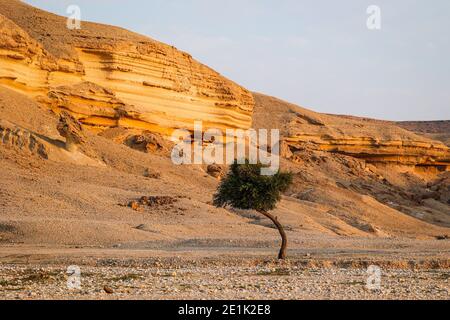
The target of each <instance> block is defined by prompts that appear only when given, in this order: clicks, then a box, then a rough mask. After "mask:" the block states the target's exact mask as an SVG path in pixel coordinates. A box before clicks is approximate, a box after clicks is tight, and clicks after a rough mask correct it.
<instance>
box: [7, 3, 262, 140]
mask: <svg viewBox="0 0 450 320" xmlns="http://www.w3.org/2000/svg"><path fill="white" fill-rule="evenodd" d="M0 83H1V84H2V85H4V86H7V87H9V88H12V89H14V90H18V91H20V92H22V93H26V94H28V95H30V96H33V97H34V98H35V99H37V100H39V101H40V102H42V103H45V104H46V105H48V106H50V107H52V108H54V109H55V110H58V109H59V110H61V109H65V110H68V111H70V112H71V113H72V114H73V115H75V116H76V118H77V119H78V120H79V121H80V122H82V123H83V124H86V125H90V126H92V127H94V128H96V129H100V130H102V129H104V128H109V127H116V126H121V127H128V128H139V129H145V130H150V131H154V132H159V133H163V134H170V132H171V130H172V129H173V128H187V129H193V122H194V120H202V121H203V123H204V127H205V128H209V127H210V128H229V127H234V128H244V129H246V128H249V127H250V126H251V114H252V109H253V98H252V95H251V94H250V93H249V92H248V91H247V90H246V89H244V88H242V87H240V86H238V85H236V84H235V83H233V82H231V81H230V80H228V79H225V78H224V77H222V76H221V75H220V74H218V73H217V72H215V71H213V70H211V69H210V68H208V67H206V66H204V65H202V64H200V63H198V62H197V61H195V60H194V59H193V58H192V57H191V56H190V55H189V54H187V53H184V52H181V51H179V50H177V49H176V48H174V47H172V46H169V45H165V44H162V43H160V42H157V41H154V40H152V39H149V38H147V37H144V36H140V35H137V34H134V33H132V32H128V31H126V30H123V29H120V28H115V27H110V26H105V25H100V24H94V23H87V22H83V23H82V28H81V30H69V29H67V27H66V19H65V18H63V17H59V16H56V15H53V14H49V13H46V12H44V11H41V10H38V9H35V8H33V7H31V6H28V5H26V4H24V3H21V2H19V1H10V0H2V1H0Z"/></svg>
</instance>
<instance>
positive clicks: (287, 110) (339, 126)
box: [253, 94, 450, 172]
mask: <svg viewBox="0 0 450 320" xmlns="http://www.w3.org/2000/svg"><path fill="white" fill-rule="evenodd" d="M255 104H256V105H255V112H254V116H253V125H254V127H256V128H279V129H281V133H282V136H283V138H284V140H285V141H286V143H287V144H288V145H289V147H290V149H291V151H292V152H295V151H296V150H299V149H303V148H304V146H305V144H307V145H308V146H309V147H312V148H314V149H316V150H321V151H327V152H332V153H339V154H344V155H350V156H353V157H356V158H360V159H363V160H366V161H367V162H368V163H372V164H375V165H377V166H386V165H396V166H398V165H399V166H405V167H411V168H413V169H416V170H417V171H421V170H425V171H430V170H431V171H435V172H442V171H446V170H448V169H449V166H450V152H449V148H448V147H447V146H446V145H444V144H443V143H442V142H440V141H435V140H431V139H429V138H427V137H424V136H421V135H417V134H414V133H413V132H410V131H407V130H405V129H402V128H400V127H398V126H397V125H396V124H394V123H390V122H387V121H378V120H373V119H365V118H358V117H351V116H337V115H328V114H320V113H316V112H313V111H310V110H307V109H304V108H301V107H299V106H296V105H293V104H290V103H287V102H285V101H282V100H280V99H277V98H273V97H269V96H265V95H262V94H255Z"/></svg>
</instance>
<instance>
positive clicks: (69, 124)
mask: <svg viewBox="0 0 450 320" xmlns="http://www.w3.org/2000/svg"><path fill="white" fill-rule="evenodd" d="M57 129H58V132H59V134H60V135H61V136H62V137H64V138H66V149H67V151H71V152H73V151H76V150H77V149H78V146H79V145H81V144H83V143H85V142H86V137H85V136H84V133H83V127H82V126H81V124H80V123H79V122H78V121H77V120H76V119H75V118H74V117H73V116H72V115H71V114H70V113H68V112H66V111H63V112H61V114H60V118H59V123H58V126H57Z"/></svg>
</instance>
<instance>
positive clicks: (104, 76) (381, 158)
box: [0, 0, 450, 248]
mask: <svg viewBox="0 0 450 320" xmlns="http://www.w3.org/2000/svg"><path fill="white" fill-rule="evenodd" d="M65 23H66V21H65V18H63V17H59V16H56V15H53V14H50V13H46V12H44V11H42V10H38V9H35V8H33V7H30V6H28V5H26V4H24V3H22V2H20V1H14V0H7V1H6V0H0V167H1V168H2V169H4V170H0V180H1V181H2V183H1V184H0V212H1V215H0V242H2V241H3V242H8V243H10V242H20V243H32V244H37V243H45V244H57V245H61V244H64V245H79V244H81V245H94V246H99V245H100V246H103V245H105V246H112V245H117V243H118V242H119V243H120V244H127V245H129V246H144V247H148V246H150V247H151V246H156V247H157V246H159V245H160V244H161V243H165V244H170V245H179V246H183V245H184V246H192V245H194V246H197V245H208V246H210V245H216V246H219V247H224V246H229V245H230V243H233V245H238V246H242V245H250V246H253V247H267V246H271V245H274V244H276V243H277V240H278V238H277V234H276V232H272V231H273V229H271V228H272V226H271V224H270V222H269V221H266V220H265V219H263V218H261V217H259V216H258V215H257V214H256V213H254V212H247V211H245V212H241V211H236V210H226V209H217V208H215V207H213V206H212V204H211V200H212V198H213V194H214V192H215V190H216V188H217V186H218V182H219V181H218V177H220V176H221V175H223V174H224V173H225V170H226V168H224V167H220V166H216V168H214V170H213V172H212V171H211V170H208V168H207V166H175V165H173V163H172V161H171V159H170V157H168V152H169V151H170V150H171V146H170V144H168V142H167V140H165V139H164V137H165V136H167V135H169V134H170V133H171V132H172V131H173V130H174V129H178V128H187V129H189V130H192V129H193V124H194V120H202V121H203V124H204V126H203V127H204V129H207V128H222V129H224V128H243V129H245V128H250V127H254V128H264V129H272V128H279V129H280V130H281V133H282V139H283V148H282V150H283V157H284V159H282V161H281V166H282V169H284V170H290V171H291V172H292V173H293V175H294V185H293V186H292V188H291V189H290V190H289V191H288V192H287V193H286V194H285V196H284V198H283V200H282V201H281V203H280V206H279V208H278V209H277V210H275V214H276V215H277V216H279V217H280V220H281V221H282V223H283V224H284V225H285V226H286V229H287V230H288V233H289V236H290V238H291V239H292V241H291V243H292V246H298V247H299V248H301V247H302V246H303V243H304V242H305V241H309V240H311V239H315V240H317V239H322V240H323V239H324V237H325V239H326V246H333V243H334V240H335V239H336V238H339V237H354V238H361V237H362V238H395V237H402V238H414V239H423V238H427V239H433V241H438V240H439V241H440V239H445V238H446V237H448V236H449V234H450V232H449V230H450V229H449V227H450V187H449V183H450V180H449V175H448V174H449V173H448V172H446V171H448V168H449V164H450V157H449V148H448V147H447V146H445V145H444V144H443V143H442V142H439V141H435V140H432V139H429V138H427V137H424V136H422V135H417V134H415V133H413V132H411V131H408V130H405V129H402V128H400V127H399V126H397V125H396V124H394V123H391V122H386V121H377V120H372V119H362V118H356V117H350V116H336V115H326V114H319V113H316V112H313V111H311V110H308V109H304V108H301V107H299V106H296V105H293V104H290V103H287V102H284V101H282V100H279V99H276V98H273V97H268V96H265V95H261V94H252V93H250V92H249V91H248V90H246V89H245V88H242V87H240V86H239V85H237V84H235V83H233V82H232V81H230V80H228V79H226V78H224V77H222V76H221V75H219V74H218V73H217V72H215V71H213V70H211V69H210V68H208V67H206V66H204V65H202V64H201V63H199V62H197V61H195V60H194V59H193V58H192V57H191V56H190V55H189V54H187V53H183V52H181V51H178V50H177V49H175V48H174V47H171V46H169V45H165V44H162V43H159V42H157V41H154V40H152V39H149V38H147V37H144V36H141V35H137V34H135V33H132V32H129V31H126V30H123V29H120V28H116V27H111V26H106V25H100V24H94V23H87V22H86V23H82V29H81V30H68V29H67V28H66V27H65ZM69 140H70V141H69ZM73 144H76V146H74V145H73ZM149 199H150V200H149ZM151 199H156V200H154V201H153V200H151ZM268 231H270V232H268ZM322 240H320V241H322ZM249 243H250V244H249ZM321 243H322V245H323V242H321Z"/></svg>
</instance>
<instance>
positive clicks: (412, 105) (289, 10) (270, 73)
mask: <svg viewBox="0 0 450 320" xmlns="http://www.w3.org/2000/svg"><path fill="white" fill-rule="evenodd" d="M26 2H28V3H30V4H32V5H34V6H37V7H39V8H42V9H45V10H48V11H51V12H54V13H57V14H60V15H66V8H67V6H68V5H70V4H76V5H79V6H80V8H81V13H82V19H83V20H89V21H96V22H102V23H108V24H112V25H118V26H121V27H124V28H127V29H130V30H133V31H136V32H139V33H142V34H145V35H148V36H150V37H152V38H155V39H157V40H160V41H163V42H165V43H168V44H172V45H174V46H176V47H177V48H179V49H182V50H184V51H187V52H189V53H191V54H192V55H193V56H194V57H195V58H196V59H197V60H199V61H201V62H203V63H205V64H207V65H209V66H211V67H212V68H214V69H216V70H217V71H219V72H220V73H222V74H223V75H225V76H226V77H228V78H230V79H232V80H234V81H236V82H237V83H239V84H241V85H243V86H245V87H246V88H248V89H250V90H254V91H258V92H263V93H266V94H269V95H273V96H277V97H280V98H283V99H285V100H288V101H290V102H294V103H296V104H299V105H302V106H304V107H307V108H310V109H313V110H316V111H320V112H328V113H338V114H352V115H359V116H368V117H373V118H379V119H389V120H437V119H450V1H448V0H433V1H425V0H369V1H367V0H342V1H333V0H226V1H219V0H126V1H125V0H70V1H66V0H45V1H44V0H27V1H26ZM369 5H378V6H379V7H380V8H381V14H382V29H381V30H379V31H370V30H368V29H367V27H366V20H367V17H368V15H367V13H366V9H367V7H368V6H369Z"/></svg>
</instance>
